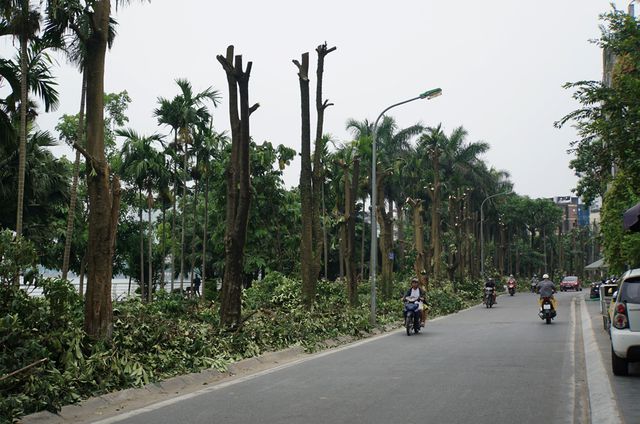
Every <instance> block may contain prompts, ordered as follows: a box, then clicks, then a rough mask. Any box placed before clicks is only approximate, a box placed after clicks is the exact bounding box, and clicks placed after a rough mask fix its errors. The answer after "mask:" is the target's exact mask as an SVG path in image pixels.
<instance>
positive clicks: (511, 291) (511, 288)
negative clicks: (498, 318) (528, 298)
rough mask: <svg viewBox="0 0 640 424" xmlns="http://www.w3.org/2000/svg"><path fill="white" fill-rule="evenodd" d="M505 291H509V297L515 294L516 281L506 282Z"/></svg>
mask: <svg viewBox="0 0 640 424" xmlns="http://www.w3.org/2000/svg"><path fill="white" fill-rule="evenodd" d="M507 290H508V291H509V295H510V296H513V295H514V294H516V280H509V281H508V282H507Z"/></svg>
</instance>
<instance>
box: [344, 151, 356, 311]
mask: <svg viewBox="0 0 640 424" xmlns="http://www.w3.org/2000/svg"><path fill="white" fill-rule="evenodd" d="M340 165H341V166H342V169H343V170H344V217H343V221H342V231H341V233H342V235H343V237H342V238H343V240H344V246H345V252H344V263H345V274H346V277H347V293H348V296H349V304H350V305H351V306H356V305H357V304H358V277H357V275H356V274H357V271H356V215H355V214H356V211H355V205H356V199H357V196H358V180H359V175H360V159H358V158H355V159H354V161H353V176H352V177H351V178H350V177H349V166H348V165H347V164H345V163H341V164H340Z"/></svg>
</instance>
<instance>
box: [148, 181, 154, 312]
mask: <svg viewBox="0 0 640 424" xmlns="http://www.w3.org/2000/svg"><path fill="white" fill-rule="evenodd" d="M152 207H153V192H152V191H151V185H149V186H148V187H147V211H148V212H147V214H148V217H149V234H148V236H147V237H148V238H149V241H148V247H149V253H148V254H147V256H148V263H149V278H148V285H147V301H148V302H151V301H152V300H153V254H152V247H153V226H152V225H151V208H152Z"/></svg>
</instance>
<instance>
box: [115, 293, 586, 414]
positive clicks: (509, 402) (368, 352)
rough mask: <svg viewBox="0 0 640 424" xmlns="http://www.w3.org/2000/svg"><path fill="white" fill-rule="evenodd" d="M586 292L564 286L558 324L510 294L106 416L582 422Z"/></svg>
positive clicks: (528, 297) (526, 297) (527, 298)
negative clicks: (409, 328)
mask: <svg viewBox="0 0 640 424" xmlns="http://www.w3.org/2000/svg"><path fill="white" fill-rule="evenodd" d="M583 293H584V292H582V293H559V294H558V300H559V308H558V317H557V318H556V319H555V320H554V322H553V323H552V324H551V325H546V324H545V323H544V322H543V321H542V320H540V319H539V318H538V317H537V302H536V296H535V295H533V294H528V293H518V294H516V296H513V297H509V296H501V297H500V298H499V300H498V304H497V305H495V306H494V308H492V309H486V308H484V307H474V308H471V309H469V310H466V311H463V312H460V313H458V314H455V315H452V316H449V317H446V318H444V319H440V320H435V321H433V322H428V324H427V327H426V328H425V329H424V331H423V332H422V333H421V334H419V335H414V336H411V337H407V336H406V335H405V334H404V333H403V332H400V331H396V332H392V333H390V334H388V335H385V336H383V337H378V338H375V339H371V340H366V341H364V342H360V343H355V344H353V345H350V346H347V347H346V348H342V349H337V350H334V351H329V352H325V353H323V354H320V355H315V356H311V357H309V358H308V359H305V360H303V361H300V362H298V363H295V364H290V365H287V366H283V367H280V368H277V369H274V370H271V371H269V372H263V373H259V374H257V375H254V376H249V377H245V378H242V379H238V380H235V381H230V382H226V383H223V384H220V385H217V386H212V387H208V388H206V389H204V390H203V391H201V392H199V394H195V395H194V394H190V395H188V396H183V397H181V398H176V399H173V400H171V401H168V402H163V403H162V404H161V405H155V406H151V407H147V408H144V409H143V410H138V411H134V412H133V413H131V412H129V413H126V414H123V415H120V416H116V417H112V418H110V419H108V420H104V421H103V423H105V424H106V423H107V422H109V423H111V422H127V423H140V424H142V423H149V422H153V423H154V424H162V423H167V424H168V423H193V424H199V423H202V424H205V423H206V424H210V423H226V424H236V423H237V424H240V423H243V424H244V423H247V422H259V423H274V424H275V423H305V424H314V423H384V424H388V423H418V422H430V423H433V422H440V423H475V424H482V423H487V424H489V423H490V424H496V423H518V424H526V423H536V424H539V423H541V422H549V423H572V424H573V423H574V422H581V421H582V420H583V419H586V418H585V417H586V416H587V415H585V414H588V400H585V399H587V396H586V394H585V393H586V383H585V381H584V380H585V379H584V369H583V368H584V362H583V361H584V353H583V352H581V350H580V346H581V345H580V343H581V342H582V337H581V336H580V334H581V333H580V331H579V329H580V328H581V326H580V320H579V319H577V318H576V319H572V316H579V314H580V303H579V298H581V297H583V296H584V295H583ZM572 304H574V306H572ZM576 305H577V306H576ZM576 335H578V336H576ZM576 347H578V349H576ZM585 405H586V406H585Z"/></svg>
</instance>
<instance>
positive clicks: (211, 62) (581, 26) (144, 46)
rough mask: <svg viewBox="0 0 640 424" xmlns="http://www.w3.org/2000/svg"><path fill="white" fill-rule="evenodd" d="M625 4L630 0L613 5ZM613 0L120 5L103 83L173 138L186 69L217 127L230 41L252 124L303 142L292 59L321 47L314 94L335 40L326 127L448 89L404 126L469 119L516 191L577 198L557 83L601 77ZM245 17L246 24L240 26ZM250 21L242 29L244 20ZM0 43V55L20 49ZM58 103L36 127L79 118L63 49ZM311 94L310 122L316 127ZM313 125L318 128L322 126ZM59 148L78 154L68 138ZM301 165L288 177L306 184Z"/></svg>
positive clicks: (565, 97) (147, 125)
mask: <svg viewBox="0 0 640 424" xmlns="http://www.w3.org/2000/svg"><path fill="white" fill-rule="evenodd" d="M614 3H615V4H616V5H617V7H618V8H620V9H625V10H626V7H627V4H628V2H627V1H616V2H614ZM609 4H610V2H609V1H608V0H581V1H578V0H537V1H529V2H525V1H517V0H489V1H471V0H460V1H456V2H453V1H434V0H421V1H415V0H404V1H402V0H400V1H396V2H391V1H379V0H369V1H360V0H357V1H354V0H352V1H347V0H343V1H335V0H325V1H323V2H303V1H294V0H286V1H285V0H272V1H257V0H248V1H227V2H213V1H202V0H200V1H198V0H181V1H169V0H152V2H151V3H146V2H145V3H142V2H141V3H135V2H134V4H132V5H130V6H128V7H125V8H121V9H120V10H119V11H118V13H117V16H116V19H117V20H118V22H119V27H118V36H117V38H116V40H115V44H114V46H113V49H112V50H111V52H109V53H108V54H107V71H106V76H105V89H106V91H108V92H118V91H122V90H125V89H126V90H127V91H128V92H129V95H130V96H131V98H132V100H133V102H132V104H131V105H130V108H129V111H128V116H129V118H130V123H129V124H130V126H131V127H132V128H134V129H136V130H137V131H139V132H142V133H145V134H151V133H154V132H162V133H167V132H168V130H167V129H165V128H159V127H158V126H157V124H156V120H155V119H154V118H153V117H152V111H153V109H154V108H155V107H156V99H157V97H158V96H163V97H169V98H172V97H173V96H174V95H176V94H177V93H178V89H177V86H176V85H175V83H174V80H175V79H176V78H186V79H188V80H189V81H191V82H192V84H193V86H194V89H195V90H197V91H201V90H203V89H204V88H206V87H208V86H213V87H214V88H216V89H218V90H220V91H221V93H222V94H223V96H224V99H223V102H222V105H221V107H219V108H218V109H217V110H215V111H214V119H215V125H216V127H217V129H218V130H226V129H228V128H229V123H228V119H229V118H228V112H227V107H226V96H227V84H226V79H225V74H224V72H223V70H222V68H221V66H220V64H219V63H218V62H217V61H216V59H215V56H216V55H217V54H224V52H225V51H226V47H227V45H228V44H234V45H235V47H236V53H237V54H242V55H243V58H244V61H245V63H246V62H247V61H253V70H252V75H251V80H250V96H251V99H250V101H251V103H254V102H259V103H260V105H261V107H260V109H258V111H257V112H255V113H254V114H253V115H252V119H251V133H252V136H253V138H254V140H256V141H257V142H261V141H263V140H269V141H270V142H272V143H274V144H285V145H287V146H290V147H292V148H294V149H296V151H299V150H300V94H299V88H298V78H297V75H296V68H295V66H294V65H293V64H292V63H291V60H292V59H298V58H299V57H300V55H301V53H302V52H305V51H309V52H310V53H311V65H312V72H313V79H312V96H313V95H315V61H316V55H315V47H316V46H317V45H318V44H321V43H322V42H324V41H325V40H326V41H327V42H328V44H329V45H330V46H334V45H335V46H337V48H338V49H337V51H335V52H333V53H331V54H330V55H329V56H327V59H326V64H325V79H324V95H325V98H328V99H329V100H330V101H331V102H332V103H335V106H333V107H331V108H329V109H328V110H327V113H326V116H325V133H330V134H332V135H333V136H334V137H335V138H336V139H337V140H339V141H346V140H349V139H350V135H349V133H348V132H347V131H346V130H345V128H344V127H345V122H346V120H347V119H349V118H355V119H358V120H362V119H365V118H368V119H369V120H374V119H375V118H376V116H377V115H378V114H379V113H380V112H381V111H382V109H384V108H385V107H386V106H388V105H390V104H392V103H396V102H398V101H401V100H404V99H407V98H411V97H414V96H416V95H417V94H419V93H421V92H422V91H425V90H426V89H430V88H434V87H441V88H442V89H443V92H444V94H443V96H441V97H438V98H436V99H433V100H431V101H419V102H414V103H411V104H408V105H405V106H402V107H400V108H397V109H395V110H393V111H392V113H391V115H392V116H394V117H395V118H396V120H397V122H398V123H399V124H400V126H401V127H404V126H408V125H411V124H413V123H416V122H418V121H421V122H422V123H423V124H426V125H437V124H438V123H440V122H441V123H442V124H443V125H444V127H445V130H446V132H447V133H449V132H450V131H451V130H452V129H453V128H455V127H456V126H459V125H463V126H464V127H465V128H466V129H467V130H468V132H469V138H468V140H469V141H477V140H483V141H486V142H488V143H489V144H490V145H491V150H490V152H489V153H488V154H487V155H486V160H487V161H488V162H489V164H490V165H493V166H494V167H496V168H498V169H504V170H507V171H508V172H510V173H511V175H512V180H513V181H514V183H515V190H516V191H517V192H518V193H520V194H526V195H530V196H533V197H550V196H555V195H566V194H570V190H571V189H572V188H573V187H574V186H575V183H576V178H575V177H574V176H573V172H572V171H571V170H570V169H569V168H568V162H569V160H570V156H569V155H568V154H567V153H566V150H567V149H568V147H569V143H570V141H572V140H573V139H574V138H575V131H574V130H573V129H572V128H569V127H567V128H565V129H563V130H557V129H555V128H554V127H553V122H554V121H556V120H558V119H560V118H561V117H562V116H563V115H564V114H566V113H568V112H570V111H572V110H573V109H575V108H576V107H577V104H576V103H575V102H574V101H573V100H572V99H571V97H570V94H571V93H570V92H568V91H567V90H564V89H562V88H561V86H562V84H563V83H565V82H568V81H578V80H583V79H600V78H601V75H602V71H601V67H602V55H601V52H600V50H599V48H598V47H597V46H595V45H593V44H590V43H589V42H588V40H590V39H594V38H597V37H598V36H599V33H600V32H599V29H598V25H599V23H600V22H599V20H598V15H599V14H600V13H603V12H606V11H608V10H610V5H609ZM236 24H238V26H236ZM240 24H241V25H240ZM13 49H14V48H13V46H12V43H11V42H9V41H8V40H7V39H5V40H4V41H1V42H0V55H2V56H4V57H6V56H12V55H13V51H12V50H13ZM59 65H60V66H59V67H57V68H56V69H55V70H54V73H55V74H56V75H57V76H58V77H59V85H60V86H59V91H60V93H61V96H60V100H61V105H60V108H59V109H58V111H56V112H53V113H49V114H44V113H43V114H42V115H41V116H40V118H39V126H40V127H41V128H42V129H48V130H53V128H54V127H55V124H56V122H57V120H58V118H59V117H60V116H61V115H62V114H64V113H67V114H72V113H77V110H78V107H79V97H80V76H79V74H78V73H77V71H76V70H75V69H73V68H71V67H69V66H68V65H67V64H66V62H65V60H64V59H63V58H61V59H60V61H59ZM313 102H314V98H313V97H312V112H313V113H312V129H314V128H315V109H314V103H313ZM314 131H315V130H314ZM55 151H56V153H57V154H67V155H68V156H71V155H70V150H68V149H67V148H66V147H58V148H55ZM298 175H299V161H296V163H294V164H293V166H291V167H290V168H288V170H287V171H286V173H285V180H286V183H287V185H289V186H291V185H297V183H298V178H299V177H298Z"/></svg>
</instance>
